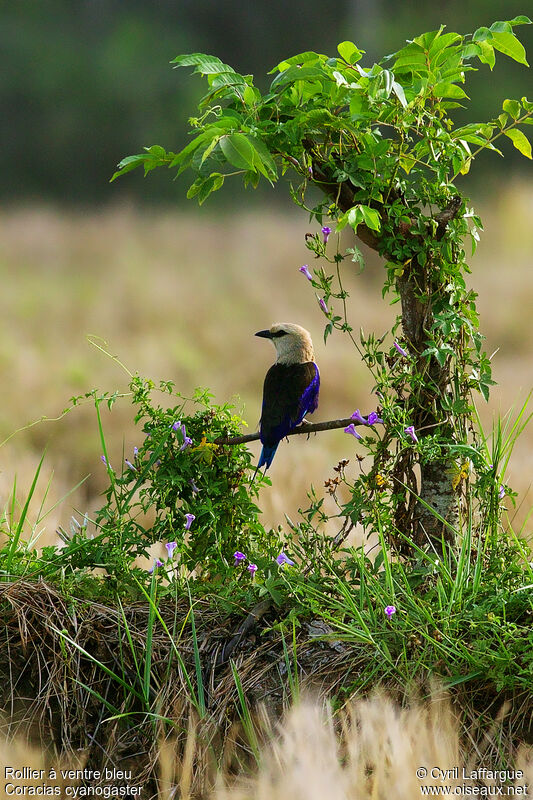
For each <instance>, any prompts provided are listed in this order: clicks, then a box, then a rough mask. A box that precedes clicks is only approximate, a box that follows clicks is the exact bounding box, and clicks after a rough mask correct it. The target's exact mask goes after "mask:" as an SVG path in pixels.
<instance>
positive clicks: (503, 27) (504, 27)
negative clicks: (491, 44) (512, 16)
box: [489, 22, 513, 33]
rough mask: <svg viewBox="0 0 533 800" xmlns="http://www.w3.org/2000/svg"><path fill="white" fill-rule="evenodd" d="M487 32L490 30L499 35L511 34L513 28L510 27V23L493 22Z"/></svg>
mask: <svg viewBox="0 0 533 800" xmlns="http://www.w3.org/2000/svg"><path fill="white" fill-rule="evenodd" d="M489 30H491V31H493V32H494V31H497V32H499V33H501V32H505V33H512V32H513V26H512V25H511V23H510V22H493V23H492V25H491V26H490V28H489Z"/></svg>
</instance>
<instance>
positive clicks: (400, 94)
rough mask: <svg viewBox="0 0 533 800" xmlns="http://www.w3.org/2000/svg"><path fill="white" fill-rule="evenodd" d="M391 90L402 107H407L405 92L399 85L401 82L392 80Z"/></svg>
mask: <svg viewBox="0 0 533 800" xmlns="http://www.w3.org/2000/svg"><path fill="white" fill-rule="evenodd" d="M392 91H393V92H394V94H395V95H396V97H397V98H398V100H399V101H400V103H401V104H402V106H403V107H404V108H407V100H406V98H405V92H404V90H403V86H402V85H401V83H398V81H393V82H392ZM350 110H351V109H350Z"/></svg>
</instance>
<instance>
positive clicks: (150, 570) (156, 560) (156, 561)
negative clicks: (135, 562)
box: [148, 558, 163, 573]
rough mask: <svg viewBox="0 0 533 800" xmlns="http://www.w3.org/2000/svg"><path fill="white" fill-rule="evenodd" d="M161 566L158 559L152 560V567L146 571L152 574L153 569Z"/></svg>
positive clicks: (161, 563)
mask: <svg viewBox="0 0 533 800" xmlns="http://www.w3.org/2000/svg"><path fill="white" fill-rule="evenodd" d="M162 566H163V562H162V561H160V560H159V558H154V565H153V567H152V568H151V569H149V570H148V572H150V573H152V572H153V571H154V569H157V567H162Z"/></svg>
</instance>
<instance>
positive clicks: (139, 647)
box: [0, 580, 533, 800]
mask: <svg viewBox="0 0 533 800" xmlns="http://www.w3.org/2000/svg"><path fill="white" fill-rule="evenodd" d="M0 599H1V600H2V607H3V609H4V612H3V622H4V624H3V625H2V627H1V629H0V630H1V631H2V636H1V637H0V639H1V641H0V673H1V674H2V675H4V676H9V680H8V681H5V683H4V685H3V686H2V687H0V706H1V707H2V708H3V709H4V713H6V714H7V713H9V719H6V720H5V722H4V723H3V725H2V726H1V728H2V730H1V732H2V734H3V736H4V737H5V738H6V740H8V741H12V740H14V741H20V740H21V737H25V738H27V739H29V740H30V741H33V742H34V743H40V745H41V747H45V748H46V756H47V759H49V760H50V759H51V760H52V762H54V761H57V760H59V759H61V760H62V761H63V762H65V763H69V764H70V765H73V764H76V765H78V766H79V765H80V764H81V765H83V767H84V768H86V769H92V770H99V771H101V772H105V770H109V769H113V768H116V769H121V770H128V771H131V773H132V778H131V782H132V783H134V784H135V785H141V786H143V787H145V791H144V792H143V795H142V796H143V797H150V796H154V797H155V796H157V793H158V792H159V795H158V796H159V797H161V798H169V797H175V796H179V797H182V798H185V797H189V796H191V797H194V798H213V797H214V795H213V792H214V790H215V788H216V790H217V793H215V796H216V798H217V800H222V798H224V797H231V798H233V797H235V798H248V797H250V798H251V797H257V798H263V797H264V798H267V797H268V798H273V800H277V799H278V798H279V800H284V799H285V798H291V800H298V798H300V797H301V798H302V800H303V798H311V800H312V798H314V797H317V798H322V797H326V796H327V797H330V796H331V797H333V798H335V797H339V798H341V797H343V798H344V797H345V798H356V799H358V798H381V797H383V798H385V797H390V796H391V795H390V792H391V791H392V790H393V789H395V791H396V794H395V796H397V797H399V798H411V797H415V796H418V795H417V792H419V782H418V781H417V777H416V768H417V767H419V766H426V767H428V768H429V767H432V766H435V767H441V768H442V769H451V768H453V767H454V766H458V767H461V766H462V765H465V767H468V768H469V769H470V770H471V769H472V768H474V767H477V766H482V767H485V768H488V769H496V768H501V767H502V765H507V766H510V765H512V764H513V763H515V761H516V759H517V757H518V756H517V752H518V748H519V747H520V746H522V748H523V747H524V745H523V742H524V741H528V730H529V737H530V734H531V727H530V724H531V723H530V719H531V716H530V715H531V698H530V697H528V696H527V693H524V692H523V693H522V694H521V695H518V694H517V695H516V696H515V697H513V696H511V695H510V694H507V696H506V695H504V694H503V693H500V694H495V693H494V688H493V687H491V686H490V685H489V684H487V685H484V682H483V680H480V679H479V678H478V679H477V681H470V682H469V681H465V682H464V683H463V684H462V685H460V686H456V687H454V690H453V703H454V705H453V706H452V705H451V701H447V700H446V702H445V701H444V700H443V698H442V696H441V695H439V692H437V691H436V690H434V689H433V690H431V687H430V690H429V691H428V690H427V689H426V690H425V693H426V699H425V700H421V699H420V700H417V698H416V697H414V696H413V694H412V692H413V687H404V688H402V687H397V686H394V692H395V695H394V696H395V698H396V703H400V702H401V706H400V705H398V704H396V703H394V702H392V700H391V699H387V698H386V697H385V696H383V695H381V696H375V697H374V698H373V699H369V700H364V699H361V697H360V696H358V695H353V697H352V698H351V699H350V700H349V701H348V703H347V704H346V706H345V707H344V708H342V709H340V711H339V713H337V714H336V715H335V717H334V718H333V717H332V716H331V713H330V712H329V711H328V706H327V698H328V696H331V695H332V694H333V695H337V696H340V694H339V692H340V689H341V687H342V686H344V687H349V686H354V685H355V682H356V681H357V678H358V675H359V674H360V671H361V668H362V664H363V663H364V661H365V659H368V653H367V652H365V648H364V645H361V646H358V645H351V646H349V647H343V646H342V645H341V646H340V647H336V646H334V643H333V642H332V643H327V642H322V641H317V640H316V638H312V636H311V635H310V632H309V630H308V626H307V625H306V624H304V625H302V626H301V627H300V628H299V629H297V631H296V641H295V650H296V652H297V658H298V680H299V686H300V691H301V695H302V696H305V695H306V693H307V694H308V695H312V696H313V697H315V698H316V700H315V702H314V704H309V703H308V702H306V703H304V704H303V705H302V706H301V707H300V708H297V709H295V710H293V711H291V712H290V714H289V717H288V718H287V720H286V722H285V724H284V726H283V728H282V730H281V734H280V737H276V736H274V733H273V731H274V730H276V728H277V726H276V723H275V721H276V720H278V719H280V717H281V716H282V714H283V711H284V709H287V707H288V706H289V705H290V698H291V689H290V683H289V679H288V675H287V670H286V661H285V657H284V650H283V637H282V634H281V633H280V632H279V631H276V630H275V629H274V628H273V627H272V623H273V621H274V619H273V618H268V619H267V618H265V620H264V625H263V626H262V628H261V630H260V631H258V632H257V636H255V637H249V638H248V639H247V640H246V641H245V642H243V645H242V647H241V648H240V649H239V651H238V652H235V654H234V658H235V666H236V668H237V670H238V674H239V679H240V682H241V684H242V689H243V692H244V694H245V697H246V703H247V705H248V708H249V709H250V715H251V720H252V721H251V722H250V723H249V725H248V726H247V725H246V724H245V720H243V721H242V723H241V720H240V719H239V716H242V717H244V714H243V709H242V706H241V705H240V703H239V700H238V692H237V688H236V683H235V680H234V677H233V674H232V670H231V668H230V666H229V665H228V664H227V663H225V664H217V653H219V652H220V646H221V644H222V642H224V641H227V640H228V638H230V637H231V635H232V634H233V633H234V632H235V629H236V627H237V625H238V624H239V623H240V622H241V621H242V614H239V613H238V612H237V611H236V613H235V615H233V616H228V615H224V614H223V613H221V611H220V609H218V610H217V609H216V608H214V606H213V604H207V603H201V602H200V603H196V604H195V610H194V614H195V619H196V629H197V633H198V652H199V653H200V657H201V663H202V684H203V686H204V688H205V699H206V711H205V713H204V714H203V716H202V717H201V718H200V716H199V714H198V711H199V707H198V705H197V707H196V708H194V705H193V702H191V699H190V697H191V695H190V688H189V684H188V681H187V679H186V677H185V672H184V670H187V673H188V674H189V676H190V681H191V685H193V686H198V684H197V683H196V678H195V672H194V640H193V637H192V635H191V633H190V629H189V628H188V627H187V628H186V629H185V626H186V621H187V618H188V615H189V612H190V608H189V604H188V600H187V599H184V598H177V599H176V601H172V600H170V599H169V600H167V601H164V602H161V603H160V606H159V612H160V614H161V618H162V619H163V620H164V621H165V624H166V626H167V628H168V630H173V629H174V628H175V629H176V630H177V631H180V634H179V636H178V637H177V640H178V645H179V650H180V653H181V656H182V659H183V662H182V663H178V662H177V660H176V658H175V657H174V658H172V646H171V641H170V638H169V636H168V634H167V633H166V632H165V630H164V628H163V626H162V625H159V624H158V625H156V628H155V630H154V634H153V639H152V644H151V662H150V663H151V670H150V676H151V677H150V691H149V694H148V696H147V699H146V703H143V702H142V701H141V699H140V698H139V697H137V698H135V697H134V695H133V694H132V692H131V691H124V690H123V685H124V684H121V683H120V681H118V680H117V678H116V677H115V678H114V677H113V675H112V673H115V674H116V675H118V676H120V677H121V680H123V681H124V682H125V683H126V685H130V686H131V687H133V689H134V690H135V691H137V692H139V691H140V687H141V681H142V668H143V661H144V654H145V652H146V647H147V642H146V636H147V634H146V631H147V627H148V614H149V609H148V607H147V604H146V603H136V604H129V605H127V606H126V607H125V608H124V611H123V612H120V611H119V610H118V609H117V608H116V607H107V606H106V605H104V604H103V603H100V602H91V601H88V600H84V601H83V602H81V601H74V600H72V599H70V600H68V601H67V600H66V599H65V598H64V597H62V596H61V594H60V593H59V592H58V591H57V590H56V589H55V588H53V587H50V586H47V585H46V584H45V583H43V582H42V581H40V582H38V583H31V582H29V581H22V580H19V581H16V582H13V583H11V584H2V586H1V587H0ZM126 626H127V630H128V631H129V637H127V636H126V635H125V630H126ZM139 665H140V667H141V671H140V672H139ZM284 667H285V669H284ZM291 668H292V667H291ZM391 685H392V684H391ZM410 693H411V694H410ZM419 693H420V694H421V693H422V689H420V690H419ZM428 697H429V701H428ZM148 709H149V710H150V711H151V712H154V715H153V716H149V715H147V714H146V711H147V710H148ZM164 720H169V721H170V722H164ZM251 731H252V733H251ZM529 741H530V738H529ZM0 752H1V748H0ZM6 752H7V755H5V754H4V758H5V759H8V761H9V759H11V762H12V763H11V764H9V763H8V766H15V764H14V763H13V762H14V760H15V759H16V758H17V757H18V758H19V759H20V756H17V754H16V752H11V751H9V750H6V747H5V746H4V753H6ZM260 752H262V753H263V756H262V757H261V756H260ZM527 753H529V767H528V768H529V769H530V770H531V769H532V766H531V760H532V753H531V750H529V751H526V750H524V749H523V750H522V755H521V759H522V761H527V757H528V756H527ZM34 755H35V754H34ZM33 757H34V756H31V754H30V755H29V756H28V759H30V758H33ZM37 757H38V754H37V755H35V758H37ZM19 763H20V760H19ZM32 763H33V762H32ZM258 763H259V764H260V765H261V769H260V770H259V772H257V765H258ZM28 764H29V762H28V760H27V761H26V762H25V763H23V765H28ZM461 774H462V773H461ZM242 776H245V777H246V778H247V780H246V782H242V781H238V782H237V786H236V785H235V781H236V779H237V778H239V777H242ZM250 776H252V777H250ZM532 777H533V776H532ZM438 782H439V781H438V780H437V779H436V780H435V781H434V783H438ZM461 782H462V781H461V780H460V778H458V779H457V781H456V783H461ZM108 783H109V785H113V784H116V783H117V781H114V780H113V779H110V780H109V781H108ZM452 783H453V782H452ZM454 785H455V784H454ZM328 786H329V787H330V789H329V790H328V791H326V790H327V789H328ZM176 787H179V794H176ZM224 787H230V789H231V791H230V794H229V795H228V794H227V791H229V790H227V789H226V788H224ZM172 792H174V794H172Z"/></svg>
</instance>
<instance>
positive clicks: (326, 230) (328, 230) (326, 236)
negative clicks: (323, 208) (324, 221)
mask: <svg viewBox="0 0 533 800" xmlns="http://www.w3.org/2000/svg"><path fill="white" fill-rule="evenodd" d="M330 233H331V228H329V227H328V226H327V225H324V227H323V228H322V236H323V237H324V244H327V242H328V239H329V235H330Z"/></svg>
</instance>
